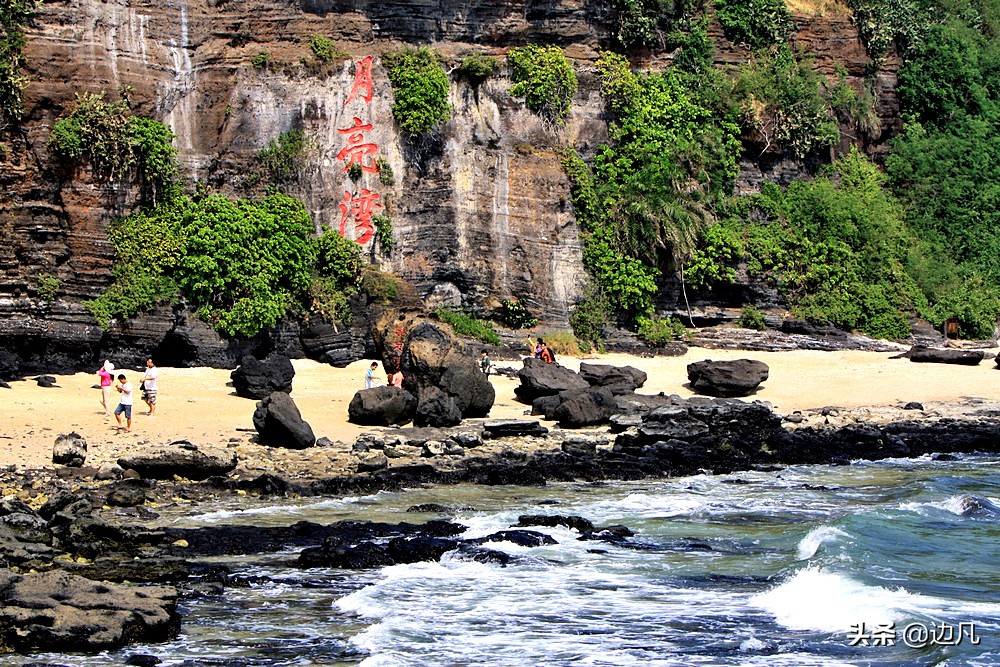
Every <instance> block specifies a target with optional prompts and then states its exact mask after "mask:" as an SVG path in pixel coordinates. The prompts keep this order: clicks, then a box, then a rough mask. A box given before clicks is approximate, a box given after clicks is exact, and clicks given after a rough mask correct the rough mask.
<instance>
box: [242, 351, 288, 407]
mask: <svg viewBox="0 0 1000 667" xmlns="http://www.w3.org/2000/svg"><path fill="white" fill-rule="evenodd" d="M229 377H231V378H232V379H233V389H235V390H236V394H237V395H238V396H242V397H243V398H253V399H256V400H258V401H259V400H261V399H263V398H267V397H268V396H270V395H271V394H272V393H274V392H276V391H280V392H283V393H285V394H290V393H292V378H294V377H295V368H293V367H292V362H291V360H290V359H289V358H288V357H286V356H284V355H282V354H277V353H272V354H269V355H267V357H265V358H264V359H263V360H261V359H258V358H257V357H255V356H253V355H250V354H248V355H246V356H244V357H243V358H242V359H240V365H239V367H238V368H237V369H236V370H234V371H233V372H232V373H231V374H230V376H229Z"/></svg>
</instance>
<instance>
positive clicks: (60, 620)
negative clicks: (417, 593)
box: [0, 395, 1000, 652]
mask: <svg viewBox="0 0 1000 667" xmlns="http://www.w3.org/2000/svg"><path fill="white" fill-rule="evenodd" d="M635 396H637V397H638V396H640V395H635ZM632 404H633V407H634V409H635V411H634V412H633V413H632V414H622V415H617V416H616V418H615V419H612V422H611V424H610V425H609V426H602V427H599V428H586V429H573V430H569V429H561V428H558V427H557V426H552V427H551V428H550V427H547V426H544V425H542V424H540V423H539V422H538V421H537V420H532V419H525V420H506V421H496V420H494V421H491V420H471V421H470V420H467V421H466V422H465V423H463V425H462V426H460V427H456V428H450V429H430V428H422V429H418V428H401V429H399V428H397V429H383V430H381V431H379V432H373V433H371V434H368V435H365V436H362V437H361V438H359V439H358V441H357V442H356V443H355V453H356V456H357V457H358V459H359V462H363V461H365V460H369V459H371V458H372V457H384V458H386V459H389V458H390V457H392V458H393V459H401V460H400V461H399V462H400V463H402V464H401V465H392V466H391V467H388V466H387V467H379V466H376V467H375V468H374V469H371V470H370V471H369V472H356V473H353V474H345V475H342V476H335V477H325V478H310V477H309V476H308V475H301V473H298V474H295V475H294V476H293V475H292V474H289V473H284V474H283V473H282V472H280V471H281V470H282V469H283V466H282V464H281V462H280V458H279V459H278V460H277V461H275V464H274V468H273V470H272V471H271V472H268V473H265V474H262V475H259V476H257V477H254V478H246V477H243V478H240V477H236V476H233V475H232V474H227V475H213V476H208V477H206V478H205V479H203V480H202V481H198V482H195V481H191V480H189V479H183V478H180V477H174V476H171V475H163V474H161V475H157V476H158V477H161V478H165V479H152V478H149V477H146V478H143V477H141V476H140V475H138V474H135V473H130V474H129V475H128V477H130V478H126V479H120V480H98V479H95V477H94V475H95V473H96V471H94V470H88V469H86V468H64V467H59V468H53V469H48V470H20V471H19V470H16V469H14V470H12V469H8V470H6V471H4V472H2V473H0V489H2V494H3V499H2V501H0V566H2V567H0V600H2V602H3V606H2V609H0V650H3V651H17V652H31V651H36V650H43V649H44V650H82V651H91V650H103V649H106V648H109V647H115V646H122V645H126V644H129V643H135V642H142V643H146V642H155V641H160V640H163V639H166V638H168V637H171V636H174V635H175V634H176V632H177V628H178V627H179V623H180V620H181V619H180V618H179V616H178V615H177V611H176V604H177V600H178V598H183V597H184V596H189V595H205V594H211V595H219V594H224V591H225V588H226V586H232V585H240V584H239V583H238V582H239V580H240V576H241V575H240V574H239V572H238V570H235V569H233V568H229V567H227V566H224V565H219V564H218V563H217V562H216V563H213V564H212V565H207V564H205V563H204V562H202V561H201V559H202V558H204V557H205V556H215V557H218V556H235V555H242V554H248V553H265V552H274V551H279V550H282V549H289V548H294V549H296V550H299V552H300V555H299V556H298V558H297V559H296V561H295V563H290V565H291V566H297V567H311V566H318V565H322V566H324V567H349V568H366V567H377V566H381V565H385V564H390V563H394V562H413V561H414V560H427V559H436V558H438V557H440V555H441V553H443V552H445V551H452V550H455V549H458V550H459V553H460V554H464V555H463V557H468V558H473V559H477V560H481V561H484V562H491V563H496V564H501V565H502V564H503V563H504V562H506V561H505V555H504V554H503V553H501V552H497V551H495V550H492V549H490V548H489V545H488V543H489V542H490V541H491V540H490V539H489V538H488V539H485V540H480V541H477V542H476V543H475V544H472V543H466V541H463V540H462V539H461V538H460V537H459V535H460V533H461V532H462V527H461V526H456V525H455V524H451V523H450V522H448V521H443V520H435V521H431V522H428V523H424V524H398V525H387V524H375V523H370V522H355V521H349V522H339V523H335V524H331V525H319V524H313V523H308V522H301V523H298V524H294V525H292V526H288V527H281V528H264V527H258V526H217V527H208V528H199V529H179V528H169V527H163V526H160V525H159V523H158V522H157V519H158V512H157V510H161V511H162V508H165V507H169V506H170V505H175V504H178V503H183V504H186V505H189V506H190V504H193V503H210V502H218V501H222V500H224V499H226V498H229V497H232V496H234V495H240V496H243V495H252V496H260V497H262V498H263V497H271V498H274V497H302V496H344V495H361V494H370V493H374V492H377V491H380V490H401V489H406V488H415V487H419V486H422V485H428V484H445V485H447V484H460V483H461V484H485V485H507V484H509V485H544V484H546V483H549V482H571V481H572V482H602V481H608V480H639V479H657V478H664V477H671V476H682V475H690V474H695V473H699V472H711V473H713V474H724V473H736V472H739V471H744V470H774V469H780V467H782V466H785V465H793V464H822V463H827V464H828V463H833V464H848V463H850V462H851V461H853V460H858V459H867V460H876V459H883V458H888V457H916V456H921V455H927V454H934V455H936V456H938V457H947V456H950V455H953V454H957V453H963V454H967V453H974V452H984V453H986V452H989V453H995V452H1000V406H997V405H993V404H989V403H982V402H977V401H975V400H971V401H968V402H966V403H965V404H962V405H948V406H930V409H927V410H923V409H922V408H923V407H924V406H908V407H909V408H910V409H907V410H904V409H895V408H892V409H890V408H882V409H878V410H841V409H838V408H834V407H827V408H822V409H818V410H816V411H811V412H805V413H794V414H791V415H779V414H777V413H776V412H775V411H773V410H772V409H771V408H770V406H769V405H767V404H766V403H762V402H759V401H751V402H745V401H741V400H736V399H727V398H699V397H696V398H691V399H682V398H680V397H677V396H663V395H658V396H652V397H642V398H641V399H638V398H637V399H633V400H632ZM918 408H919V409H918ZM439 446H443V449H441V450H439V449H438V447H439ZM449 446H453V447H452V453H450V454H447V453H445V451H447V450H448V447H449ZM459 452H460V453H459ZM434 453H436V455H431V454H434ZM360 469H362V470H363V469H364V466H361V468H360ZM417 510H418V511H423V512H427V513H430V514H431V515H438V516H441V517H442V518H446V517H447V516H448V515H449V514H450V513H451V510H450V509H449V508H447V507H436V506H435V507H429V508H417ZM535 521H562V522H564V525H565V522H566V521H573V522H576V524H575V525H576V527H577V528H580V527H581V526H584V527H585V529H581V530H580V532H581V539H598V540H617V541H622V540H627V539H628V535H629V534H630V533H629V531H628V530H627V528H622V527H609V528H606V529H598V528H595V527H593V526H590V527H586V526H585V524H584V523H582V521H585V520H584V519H581V518H570V519H566V518H562V519H558V518H556V519H535ZM530 525H531V524H530V522H529V523H528V524H526V526H527V527H529V528H530ZM512 531H514V532H510V533H509V534H506V535H502V536H497V537H495V538H493V539H496V540H501V539H504V540H514V541H518V540H521V541H523V543H525V544H528V543H533V542H534V541H537V540H540V539H544V535H541V534H538V533H534V532H532V531H530V530H527V531H525V530H521V529H520V528H517V527H512ZM540 535H541V536H540ZM518 543H521V542H518ZM98 582H102V583H98ZM126 582H127V583H126ZM95 596H96V597H98V598H99V599H100V604H99V605H96V606H95V602H94V599H95ZM97 607H99V608H100V610H101V611H100V613H97V612H96V611H95V609H96V608H97Z"/></svg>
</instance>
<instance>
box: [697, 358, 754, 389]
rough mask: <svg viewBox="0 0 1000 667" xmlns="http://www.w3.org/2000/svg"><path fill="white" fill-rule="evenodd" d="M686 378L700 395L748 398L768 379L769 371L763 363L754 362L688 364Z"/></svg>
mask: <svg viewBox="0 0 1000 667" xmlns="http://www.w3.org/2000/svg"><path fill="white" fill-rule="evenodd" d="M687 374H688V380H689V381H690V382H691V386H692V387H693V388H694V390H695V391H697V392H698V393H701V394H708V395H709V396H749V395H750V394H752V393H753V392H754V390H755V389H757V387H758V386H760V383H761V382H763V381H764V380H766V379H767V374H768V367H767V364H765V363H764V362H763V361H756V360H754V359H734V360H733V361H712V360H711V359H706V360H705V361H696V362H694V363H693V364H688V367H687Z"/></svg>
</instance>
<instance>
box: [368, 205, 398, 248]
mask: <svg viewBox="0 0 1000 667" xmlns="http://www.w3.org/2000/svg"><path fill="white" fill-rule="evenodd" d="M372 223H374V225H375V240H376V241H377V242H378V246H379V247H380V248H381V249H382V252H384V253H385V254H386V255H391V254H392V249H393V248H394V247H395V244H394V241H393V240H392V218H390V217H389V216H387V215H375V216H372Z"/></svg>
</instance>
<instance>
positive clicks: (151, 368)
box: [142, 359, 159, 417]
mask: <svg viewBox="0 0 1000 667" xmlns="http://www.w3.org/2000/svg"><path fill="white" fill-rule="evenodd" d="M158 374H159V369H158V368H157V367H156V365H155V364H153V360H152V359H146V374H145V375H143V376H142V400H143V401H145V403H146V405H148V406H149V412H147V413H146V414H147V415H149V416H150V417H152V416H153V415H155V414H156V391H157V389H158V387H157V385H156V376H157V375H158Z"/></svg>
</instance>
